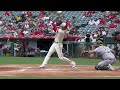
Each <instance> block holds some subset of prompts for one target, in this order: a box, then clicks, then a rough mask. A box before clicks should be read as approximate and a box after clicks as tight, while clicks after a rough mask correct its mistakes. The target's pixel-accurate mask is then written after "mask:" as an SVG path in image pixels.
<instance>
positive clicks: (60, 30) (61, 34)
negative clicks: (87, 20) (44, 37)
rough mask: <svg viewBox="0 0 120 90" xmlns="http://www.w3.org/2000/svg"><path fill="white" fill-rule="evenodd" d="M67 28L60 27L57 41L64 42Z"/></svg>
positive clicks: (56, 36) (57, 32) (56, 37)
mask: <svg viewBox="0 0 120 90" xmlns="http://www.w3.org/2000/svg"><path fill="white" fill-rule="evenodd" d="M65 32H66V30H62V29H58V30H57V31H56V35H55V40H54V41H55V42H59V43H62V41H63V39H64V35H65Z"/></svg>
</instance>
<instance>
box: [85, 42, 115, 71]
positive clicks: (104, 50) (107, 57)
mask: <svg viewBox="0 0 120 90" xmlns="http://www.w3.org/2000/svg"><path fill="white" fill-rule="evenodd" d="M87 53H88V54H94V53H95V54H96V55H97V56H98V57H101V58H102V61H101V62H99V63H98V64H97V65H96V66H95V69H96V70H114V68H113V67H112V64H114V63H115V62H116V58H115V56H114V54H113V53H112V50H111V49H110V48H109V47H107V46H103V45H102V44H99V46H98V47H97V48H96V49H94V50H92V51H89V52H87Z"/></svg>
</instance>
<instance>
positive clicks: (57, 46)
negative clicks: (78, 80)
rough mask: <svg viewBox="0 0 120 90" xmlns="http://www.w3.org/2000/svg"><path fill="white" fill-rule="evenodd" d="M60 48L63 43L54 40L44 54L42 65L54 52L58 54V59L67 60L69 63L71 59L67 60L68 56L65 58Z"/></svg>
mask: <svg viewBox="0 0 120 90" xmlns="http://www.w3.org/2000/svg"><path fill="white" fill-rule="evenodd" d="M62 48H63V44H62V43H56V42H54V43H53V44H52V45H51V47H50V49H49V51H48V53H47V55H46V57H45V59H44V61H43V63H42V65H46V64H47V63H48V61H49V59H50V57H51V55H52V54H53V53H54V52H57V55H58V57H59V59H60V60H63V61H65V62H67V63H69V64H70V63H71V62H72V60H69V59H68V58H66V57H64V56H63V53H62Z"/></svg>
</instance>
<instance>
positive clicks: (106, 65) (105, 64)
mask: <svg viewBox="0 0 120 90" xmlns="http://www.w3.org/2000/svg"><path fill="white" fill-rule="evenodd" d="M115 62H116V59H106V60H103V61H101V62H100V63H98V65H96V66H95V69H96V70H114V68H113V67H112V66H111V65H112V64H114V63H115Z"/></svg>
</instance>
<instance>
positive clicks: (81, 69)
mask: <svg viewBox="0 0 120 90" xmlns="http://www.w3.org/2000/svg"><path fill="white" fill-rule="evenodd" d="M38 67H39V65H37V64H26V65H23V64H22V65H15V64H10V65H0V76H56V77H57V76H58V77H120V69H119V67H117V66H114V68H115V71H97V70H95V69H94V66H88V65H77V66H76V68H71V66H69V65H47V67H46V68H44V69H39V68H38Z"/></svg>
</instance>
